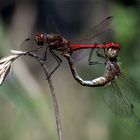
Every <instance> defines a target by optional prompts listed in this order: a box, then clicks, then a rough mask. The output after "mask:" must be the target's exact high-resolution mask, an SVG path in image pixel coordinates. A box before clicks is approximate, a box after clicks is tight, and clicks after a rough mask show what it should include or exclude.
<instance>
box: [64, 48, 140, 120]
mask: <svg viewBox="0 0 140 140" xmlns="http://www.w3.org/2000/svg"><path fill="white" fill-rule="evenodd" d="M101 49H103V54H101V53H100V50H101ZM93 50H94V49H92V50H91V52H90V55H89V60H88V61H89V65H95V64H99V63H97V62H96V61H93V60H91V58H92V54H93ZM119 53H120V48H114V46H113V47H109V48H98V49H97V51H96V54H97V56H98V57H101V58H103V64H104V66H105V71H104V74H103V75H102V76H100V77H97V78H95V79H93V80H83V79H82V78H81V77H80V76H79V75H78V73H77V70H76V67H75V66H74V62H73V58H72V57H71V55H70V54H67V53H64V54H63V56H64V57H65V58H66V59H67V61H68V63H69V66H70V69H71V72H72V75H73V77H74V79H75V80H76V81H78V82H79V83H80V84H81V85H82V86H88V87H105V90H104V91H103V99H104V101H105V103H106V104H107V105H108V107H109V108H110V109H111V111H112V112H113V113H114V114H115V115H116V116H119V117H121V118H129V117H131V116H133V115H135V116H136V114H135V111H134V105H133V103H132V102H131V101H132V100H134V101H135V100H137V101H139V99H140V95H139V94H138V91H136V84H135V83H134V85H133V84H131V83H130V82H132V81H131V80H130V79H129V78H127V75H125V74H124V73H123V72H122V70H121V67H120V65H119V62H118V55H119ZM129 89H130V90H129ZM129 91H132V93H130V94H127V93H128V92H129Z"/></svg>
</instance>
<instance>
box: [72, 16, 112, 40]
mask: <svg viewBox="0 0 140 140" xmlns="http://www.w3.org/2000/svg"><path fill="white" fill-rule="evenodd" d="M112 19H113V17H112V16H110V17H108V18H106V19H104V20H103V21H102V22H100V23H99V24H97V25H96V26H95V27H93V28H92V29H91V30H90V31H89V32H87V33H85V34H84V35H82V36H81V37H79V38H78V39H76V40H73V42H80V43H84V42H87V41H89V40H92V39H94V38H95V37H97V36H99V35H102V34H104V33H107V32H110V31H111V29H110V28H107V27H108V26H109V24H110V23H111V21H112Z"/></svg>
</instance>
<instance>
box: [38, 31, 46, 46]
mask: <svg viewBox="0 0 140 140" xmlns="http://www.w3.org/2000/svg"><path fill="white" fill-rule="evenodd" d="M35 41H36V43H37V45H43V44H44V43H45V41H46V33H43V32H39V33H37V34H36V35H35Z"/></svg>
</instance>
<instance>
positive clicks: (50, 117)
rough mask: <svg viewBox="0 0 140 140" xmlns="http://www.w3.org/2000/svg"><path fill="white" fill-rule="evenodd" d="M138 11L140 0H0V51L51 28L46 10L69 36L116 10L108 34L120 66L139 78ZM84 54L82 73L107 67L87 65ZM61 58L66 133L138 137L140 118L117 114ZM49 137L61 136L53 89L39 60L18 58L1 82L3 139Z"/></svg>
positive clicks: (73, 138)
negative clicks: (139, 120) (115, 46)
mask: <svg viewBox="0 0 140 140" xmlns="http://www.w3.org/2000/svg"><path fill="white" fill-rule="evenodd" d="M139 13H140V1H139V0H112V1H109V0H67V1H66V0H49V1H48V0H44V1H41V0H34V1H33V0H28V1H26V0H25V1H22V0H20V1H18V0H0V56H1V57H3V56H7V55H9V54H10V50H11V49H17V50H20V45H21V43H22V42H23V41H24V40H25V39H26V38H27V37H33V36H34V34H35V33H36V32H38V31H44V32H47V23H46V19H47V16H48V15H51V16H52V18H53V19H54V21H55V23H56V25H57V26H58V28H59V29H60V31H61V33H62V34H63V35H64V37H65V38H66V39H68V40H71V39H74V38H75V37H78V36H79V35H80V34H84V32H85V31H86V30H90V29H91V28H92V27H93V26H94V25H96V24H97V23H99V22H100V21H102V20H103V19H105V18H106V17H108V16H114V20H113V22H112V24H111V28H112V30H113V34H112V35H111V36H108V35H106V38H109V39H110V40H112V41H113V40H114V41H116V42H119V43H120V44H121V46H122V49H121V53H120V58H119V60H120V62H121V67H122V69H123V70H124V71H125V72H127V73H128V74H129V75H130V76H131V77H133V79H134V80H135V81H136V82H138V83H140V82H139V81H140V74H139V72H140V61H139V60H140V55H139V52H140V47H139V46H140V18H139ZM60 57H61V56H60ZM83 57H84V59H82V60H81V61H80V62H78V63H76V67H77V69H78V72H79V74H80V75H81V77H83V78H84V79H93V78H95V77H97V76H99V75H101V73H102V72H103V70H104V67H103V66H102V67H101V66H99V67H98V66H97V67H95V66H90V67H89V66H88V65H87V57H86V56H83ZM61 58H62V57H61ZM62 59H63V64H61V66H60V67H59V69H58V70H57V71H56V72H55V73H54V74H53V75H52V80H53V84H54V87H55V91H56V93H57V99H58V104H59V110H60V115H61V121H62V127H63V135H64V139H65V140H85V139H87V140H124V139H127V140H132V139H133V140H139V139H140V126H139V125H138V124H137V122H135V120H133V119H131V118H130V119H128V120H123V119H121V120H119V119H116V117H115V116H114V115H113V113H112V112H111V111H110V110H109V108H108V107H107V106H106V104H105V103H104V102H103V100H102V93H101V92H100V90H99V89H98V88H90V87H82V86H81V85H80V84H79V83H77V82H76V81H75V80H74V79H73V77H72V75H71V72H70V69H69V66H68V64H67V62H66V60H65V59H64V58H62ZM55 64H56V63H55V60H53V58H52V57H51V56H50V55H49V56H48V59H47V66H48V68H49V69H50V70H51V69H53V67H54V66H55ZM126 85H127V83H126ZM138 85H139V84H138ZM138 88H139V86H138ZM139 92H140V90H139ZM136 113H137V115H138V116H139V117H140V107H139V104H136ZM47 139H48V140H56V139H57V133H56V126H55V119H54V111H53V107H52V102H51V98H50V89H49V87H48V83H47V81H46V80H45V77H44V74H43V71H42V69H41V68H40V67H39V64H38V63H36V61H35V60H32V59H31V58H22V59H19V60H17V61H16V62H15V63H14V65H13V67H12V71H11V73H10V75H9V76H8V77H7V78H6V81H5V82H4V84H3V86H1V88H0V140H47Z"/></svg>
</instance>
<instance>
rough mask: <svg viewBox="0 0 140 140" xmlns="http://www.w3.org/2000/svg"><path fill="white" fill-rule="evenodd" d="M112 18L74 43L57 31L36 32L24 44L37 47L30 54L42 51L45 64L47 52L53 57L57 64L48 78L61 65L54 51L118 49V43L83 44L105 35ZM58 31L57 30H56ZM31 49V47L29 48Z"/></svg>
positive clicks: (69, 52)
mask: <svg viewBox="0 0 140 140" xmlns="http://www.w3.org/2000/svg"><path fill="white" fill-rule="evenodd" d="M112 19H113V17H112V16H110V17H107V18H106V19H104V20H103V21H102V22H100V23H99V24H97V25H96V26H95V27H93V28H92V29H91V30H90V31H89V32H87V33H85V34H84V35H83V36H81V37H80V38H79V39H76V41H69V40H67V39H65V38H64V37H63V36H62V35H61V34H60V32H59V31H57V33H47V34H46V33H45V32H38V33H36V35H35V37H34V39H30V38H27V39H26V40H25V42H28V41H31V40H32V41H34V42H35V45H33V46H37V47H36V48H34V49H33V50H30V52H38V51H40V50H42V49H44V51H43V57H42V60H43V61H44V62H45V61H46V59H47V50H49V51H50V53H51V55H52V56H53V57H54V59H55V60H56V62H57V65H56V67H55V68H54V69H53V70H52V72H50V75H49V77H50V76H51V75H52V74H53V73H54V72H55V71H56V70H57V68H58V67H59V66H60V64H61V63H62V60H61V59H60V58H59V56H58V55H57V54H56V53H55V51H59V52H61V53H62V54H63V53H68V54H70V55H71V54H72V53H73V52H75V51H77V50H80V49H90V48H109V47H114V48H120V44H119V43H115V42H107V43H103V44H100V43H95V44H85V42H86V41H88V40H91V39H94V38H95V37H97V36H99V35H101V34H103V33H105V32H106V31H107V30H109V29H106V27H107V26H108V25H109V24H110V23H111V21H112ZM50 21H51V23H52V24H53V25H55V23H54V21H53V20H52V19H50ZM55 28H57V27H55ZM56 30H58V29H56ZM73 42H80V43H77V44H75V43H73ZM29 48H31V46H29Z"/></svg>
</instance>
